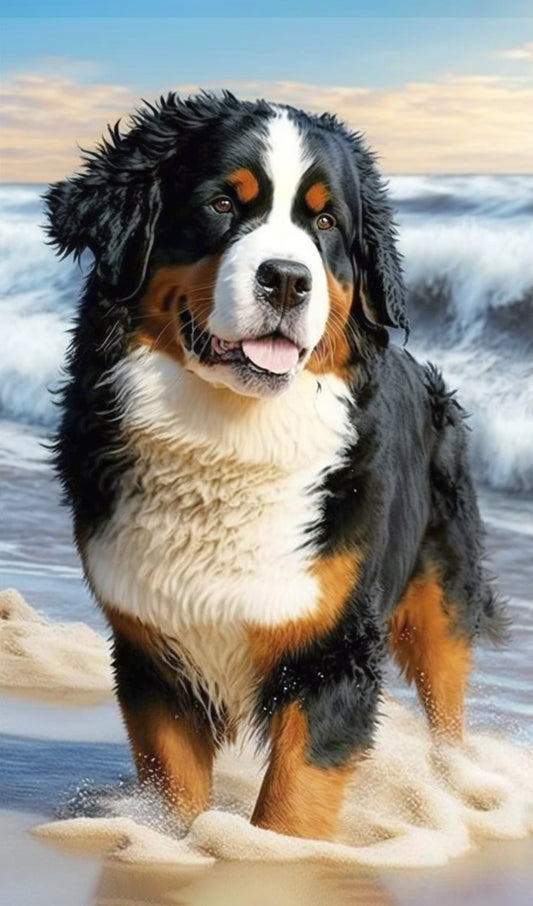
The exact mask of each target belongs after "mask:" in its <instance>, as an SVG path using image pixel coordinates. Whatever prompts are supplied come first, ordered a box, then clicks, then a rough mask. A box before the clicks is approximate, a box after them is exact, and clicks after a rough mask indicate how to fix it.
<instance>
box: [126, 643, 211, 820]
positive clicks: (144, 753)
mask: <svg viewBox="0 0 533 906" xmlns="http://www.w3.org/2000/svg"><path fill="white" fill-rule="evenodd" d="M114 667H115V678H116V691H117V696H118V701H119V704H120V708H121V711H122V715H123V718H124V723H125V725H126V729H127V731H128V736H129V739H130V745H131V750H132V754H133V757H134V760H135V764H136V768H137V774H138V778H139V781H140V783H141V784H143V785H147V786H153V787H155V788H156V789H157V790H158V791H159V792H160V793H161V794H162V795H163V796H164V797H165V799H166V801H167V802H168V803H169V804H170V805H171V806H172V807H173V808H175V809H176V810H177V811H178V813H179V815H180V817H182V818H183V819H184V820H186V821H190V820H192V819H193V818H194V817H195V816H196V815H198V814H199V813H200V812H202V811H204V810H205V808H206V807H207V805H208V802H209V796H210V792H211V776H212V768H213V761H214V757H215V753H216V748H217V741H216V738H215V736H216V728H214V727H213V725H212V722H210V721H209V720H208V719H207V715H206V712H205V710H204V708H203V707H202V705H201V703H197V704H196V703H195V699H194V695H193V694H192V692H191V691H189V692H188V691H187V689H184V688H183V685H182V684H181V683H180V684H178V683H176V684H175V687H173V685H172V683H171V681H169V678H168V677H167V676H163V675H162V673H161V665H160V664H158V663H157V661H156V659H155V658H152V657H150V655H149V654H147V653H146V651H145V650H143V649H142V648H138V647H136V646H135V645H133V644H132V643H131V641H130V640H129V639H128V638H126V637H125V636H124V635H121V634H118V633H117V632H115V645H114Z"/></svg>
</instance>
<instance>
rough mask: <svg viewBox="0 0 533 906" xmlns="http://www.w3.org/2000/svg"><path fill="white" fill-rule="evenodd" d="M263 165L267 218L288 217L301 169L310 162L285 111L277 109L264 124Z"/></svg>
mask: <svg viewBox="0 0 533 906" xmlns="http://www.w3.org/2000/svg"><path fill="white" fill-rule="evenodd" d="M267 143H268V144H267V148H266V150H265V155H264V161H263V162H264V166H265V170H266V172H267V174H268V175H269V177H270V179H271V181H272V190H273V199H272V211H271V214H270V218H269V219H272V218H276V219H277V218H280V217H290V215H291V210H292V206H293V204H294V199H295V198H296V195H297V192H298V188H299V186H300V183H301V181H302V177H303V175H304V173H305V171H306V170H307V169H308V167H309V165H310V164H311V157H310V155H309V153H306V151H305V149H304V145H303V141H302V135H301V133H300V132H299V130H298V128H297V126H296V124H295V123H294V122H293V121H292V120H290V119H289V117H288V114H287V111H286V110H281V109H280V110H277V111H276V116H275V117H274V118H273V119H272V120H271V121H270V123H269V127H268V138H267Z"/></svg>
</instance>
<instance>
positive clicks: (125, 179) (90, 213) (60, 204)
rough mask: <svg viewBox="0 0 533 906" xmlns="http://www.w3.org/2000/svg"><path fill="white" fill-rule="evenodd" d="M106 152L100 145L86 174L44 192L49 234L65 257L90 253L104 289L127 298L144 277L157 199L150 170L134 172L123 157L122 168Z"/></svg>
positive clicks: (156, 216)
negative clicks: (87, 251) (85, 252)
mask: <svg viewBox="0 0 533 906" xmlns="http://www.w3.org/2000/svg"><path fill="white" fill-rule="evenodd" d="M110 150H111V149H110V146H109V144H107V143H104V145H103V146H102V147H101V148H100V150H99V152H97V153H95V154H94V155H92V157H91V159H90V160H89V161H88V162H87V164H86V171H85V172H84V173H82V174H81V175H80V176H77V177H75V178H74V179H70V180H65V181H64V182H59V183H56V184H55V185H53V186H51V187H50V188H49V189H48V191H47V193H46V194H45V205H46V213H47V215H48V219H49V225H48V227H47V231H48V234H49V236H50V237H51V239H52V242H53V243H54V244H55V245H56V246H57V247H58V249H59V250H60V251H61V252H62V253H63V254H64V255H68V254H71V253H74V254H75V255H76V257H79V256H80V255H81V253H82V252H83V251H84V250H85V249H90V251H91V252H92V253H93V255H94V259H95V267H96V274H97V276H98V278H99V280H100V281H101V283H102V286H103V289H104V291H106V292H107V293H109V294H110V296H111V298H113V299H121V300H125V299H129V298H131V296H133V295H134V294H135V292H136V291H137V290H138V289H139V288H140V286H141V284H142V282H143V279H144V276H145V274H146V268H147V264H148V258H149V255H150V251H151V248H152V244H153V240H154V230H155V225H156V222H157V219H158V216H159V213H160V210H161V198H160V190H159V184H158V180H157V178H156V176H155V174H154V173H153V172H148V171H146V172H143V169H142V168H139V169H138V170H135V169H133V168H132V167H131V161H128V160H127V156H126V155H122V157H124V164H125V166H124V167H122V168H121V167H120V166H117V163H118V162H117V160H116V158H117V153H116V149H113V151H114V154H113V156H114V158H115V160H113V159H112V157H111V154H110ZM128 163H129V164H130V166H129V167H128V166H127V164H128Z"/></svg>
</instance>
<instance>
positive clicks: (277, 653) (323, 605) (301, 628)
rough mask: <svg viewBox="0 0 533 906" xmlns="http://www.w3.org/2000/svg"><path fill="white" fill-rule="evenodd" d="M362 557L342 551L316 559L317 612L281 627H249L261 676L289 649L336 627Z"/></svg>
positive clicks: (312, 572)
mask: <svg viewBox="0 0 533 906" xmlns="http://www.w3.org/2000/svg"><path fill="white" fill-rule="evenodd" d="M359 562H360V556H359V555H358V554H357V553H351V554H347V553H339V554H333V555H331V556H328V557H322V558H320V559H319V560H316V561H315V563H313V564H312V566H310V572H311V575H313V576H314V577H315V578H316V579H317V580H318V582H319V586H320V593H319V599H318V603H317V607H316V608H315V610H314V612H313V613H312V614H311V615H309V616H307V617H303V618H302V619H300V620H290V621H289V622H287V623H283V624H281V625H280V626H255V625H252V626H249V627H248V639H249V644H250V648H251V652H252V658H253V661H254V664H255V667H256V670H257V672H258V673H259V675H260V676H263V677H264V676H266V675H268V673H269V672H270V671H271V670H272V668H273V667H274V666H275V664H276V663H277V662H278V661H279V660H280V659H281V658H282V657H283V655H284V654H285V653H286V652H289V651H291V652H294V651H298V650H301V649H303V648H305V647H306V645H309V644H311V643H312V642H313V641H314V640H315V639H318V638H320V637H321V636H323V635H325V634H326V633H327V632H328V631H329V630H330V629H332V628H333V626H334V625H335V623H336V622H337V620H338V619H339V617H340V614H341V611H342V608H343V607H344V604H345V603H346V600H347V598H348V595H349V594H350V592H351V590H352V588H353V587H354V585H355V583H356V581H357V572H358V567H359Z"/></svg>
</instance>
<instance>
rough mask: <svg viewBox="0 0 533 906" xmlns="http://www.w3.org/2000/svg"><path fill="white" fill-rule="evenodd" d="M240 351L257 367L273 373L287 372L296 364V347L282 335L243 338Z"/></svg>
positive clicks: (297, 355)
mask: <svg viewBox="0 0 533 906" xmlns="http://www.w3.org/2000/svg"><path fill="white" fill-rule="evenodd" d="M242 351H243V352H244V354H245V356H246V357H247V358H249V359H250V360H251V361H252V362H253V363H254V365H257V367H258V368H264V370H265V371H272V372H273V374H287V372H288V371H291V369H292V368H294V367H295V365H297V364H298V357H299V352H298V347H297V346H295V345H294V343H291V341H290V340H286V339H285V338H284V337H263V338H262V339H261V340H243V341H242Z"/></svg>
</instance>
